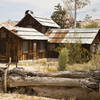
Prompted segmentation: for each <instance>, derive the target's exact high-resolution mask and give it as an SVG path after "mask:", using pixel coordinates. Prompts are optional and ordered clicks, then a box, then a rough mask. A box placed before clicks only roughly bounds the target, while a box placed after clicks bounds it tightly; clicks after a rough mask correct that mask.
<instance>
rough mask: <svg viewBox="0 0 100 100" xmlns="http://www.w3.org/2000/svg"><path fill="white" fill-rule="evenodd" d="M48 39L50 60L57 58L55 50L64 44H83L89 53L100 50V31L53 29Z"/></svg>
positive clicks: (48, 33)
mask: <svg viewBox="0 0 100 100" xmlns="http://www.w3.org/2000/svg"><path fill="white" fill-rule="evenodd" d="M45 35H46V36H47V37H48V38H49V39H48V58H57V57H58V53H57V52H56V51H55V48H57V47H58V46H59V44H64V43H66V44H67V43H81V44H82V46H83V47H84V48H86V49H87V50H88V51H92V52H95V49H97V48H98V49H100V47H99V45H98V44H100V29H51V30H50V31H48V32H47V33H46V34H45Z"/></svg>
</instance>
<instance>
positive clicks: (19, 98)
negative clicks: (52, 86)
mask: <svg viewBox="0 0 100 100" xmlns="http://www.w3.org/2000/svg"><path fill="white" fill-rule="evenodd" d="M0 100H56V99H50V98H45V97H36V96H27V95H20V94H4V93H0Z"/></svg>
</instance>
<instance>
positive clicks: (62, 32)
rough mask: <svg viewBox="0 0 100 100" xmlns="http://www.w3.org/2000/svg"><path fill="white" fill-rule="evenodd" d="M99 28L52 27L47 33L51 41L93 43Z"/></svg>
mask: <svg viewBox="0 0 100 100" xmlns="http://www.w3.org/2000/svg"><path fill="white" fill-rule="evenodd" d="M98 31H99V29H52V30H50V31H49V32H47V33H46V36H48V38H49V40H48V41H49V42H50V43H76V42H81V43H82V44H92V42H93V40H94V39H95V37H96V35H97V34H98Z"/></svg>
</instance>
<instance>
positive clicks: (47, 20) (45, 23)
mask: <svg viewBox="0 0 100 100" xmlns="http://www.w3.org/2000/svg"><path fill="white" fill-rule="evenodd" d="M30 15H31V16H32V17H33V18H34V19H36V20H37V21H38V22H39V23H40V24H41V25H43V26H50V27H55V28H60V26H59V25H58V24H57V23H55V22H54V21H53V20H52V19H51V18H42V17H38V16H34V15H33V14H30Z"/></svg>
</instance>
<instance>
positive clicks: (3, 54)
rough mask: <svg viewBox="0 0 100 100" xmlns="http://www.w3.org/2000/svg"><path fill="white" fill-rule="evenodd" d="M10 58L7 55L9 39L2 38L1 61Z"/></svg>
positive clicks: (0, 44) (0, 45) (0, 46)
mask: <svg viewBox="0 0 100 100" xmlns="http://www.w3.org/2000/svg"><path fill="white" fill-rule="evenodd" d="M7 60H8V57H7V41H6V40H1V41H0V61H2V62H5V61H7Z"/></svg>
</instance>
